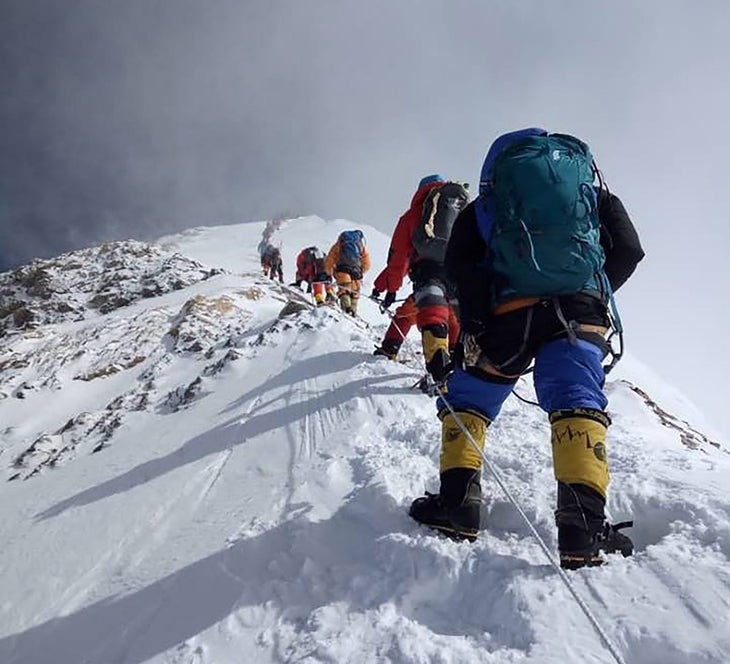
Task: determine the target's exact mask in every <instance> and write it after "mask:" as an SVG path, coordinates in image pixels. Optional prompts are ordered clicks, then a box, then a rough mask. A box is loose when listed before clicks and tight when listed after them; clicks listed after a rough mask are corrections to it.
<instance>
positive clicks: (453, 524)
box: [408, 468, 482, 542]
mask: <svg viewBox="0 0 730 664" xmlns="http://www.w3.org/2000/svg"><path fill="white" fill-rule="evenodd" d="M481 504H482V487H481V484H480V482H479V471H478V470H474V469H473V468H452V469H450V470H447V471H445V472H443V473H441V490H440V492H439V493H438V494H434V493H429V492H426V495H425V497H422V498H416V499H415V500H414V501H413V502H412V503H411V508H410V510H409V512H408V514H409V515H410V516H411V518H413V519H414V520H415V521H417V522H418V523H420V524H423V525H424V526H427V527H428V528H433V529H434V530H437V531H438V532H440V533H442V534H444V535H446V536H447V537H450V538H452V539H455V540H468V541H469V542H473V541H474V540H476V538H477V535H478V534H479V517H480V512H481Z"/></svg>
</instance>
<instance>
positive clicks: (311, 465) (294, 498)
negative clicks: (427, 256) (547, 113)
mask: <svg viewBox="0 0 730 664" xmlns="http://www.w3.org/2000/svg"><path fill="white" fill-rule="evenodd" d="M352 226H353V223H352V222H345V221H342V222H340V221H337V222H325V221H323V220H319V219H317V218H311V217H310V218H301V219H294V220H283V221H282V223H280V224H279V225H278V226H277V228H276V229H275V230H274V231H272V234H271V235H270V239H271V240H272V241H275V242H277V244H281V246H282V247H283V255H284V260H285V270H287V268H288V269H289V270H290V271H293V262H294V257H295V256H296V253H297V252H298V251H299V249H300V248H302V247H304V246H307V245H310V244H313V243H316V244H320V245H322V246H325V245H326V246H329V244H328V243H331V242H332V241H334V239H335V238H336V236H337V234H338V233H339V231H340V230H341V229H342V228H344V227H352ZM360 226H361V227H363V228H364V229H365V231H366V235H367V236H368V241H369V244H370V247H371V251H372V253H373V259H374V262H375V263H376V264H377V263H378V262H383V261H384V260H385V253H386V251H387V238H385V237H384V236H380V235H379V234H378V233H377V232H376V231H374V230H373V229H370V228H368V227H367V226H362V225H360ZM266 228H267V224H266V223H265V222H262V223H257V224H243V225H237V226H231V227H224V226H222V227H217V228H213V227H212V228H199V229H195V230H194V231H191V232H188V233H186V234H183V235H181V236H176V237H171V238H166V239H165V241H164V242H165V243H164V247H165V248H164V249H162V248H160V247H156V246H155V245H142V244H141V243H130V244H128V245H119V246H117V247H116V249H115V251H116V254H115V256H116V258H115V259H114V261H113V265H110V263H108V262H104V263H103V266H104V268H103V270H102V267H101V264H99V265H96V266H95V267H93V269H92V268H83V267H71V268H69V267H68V264H71V265H74V264H75V263H80V264H82V263H83V261H82V259H81V258H80V257H79V256H76V257H70V255H67V257H66V258H64V259H63V261H62V262H63V263H65V264H66V267H65V268H62V267H59V266H58V264H57V263H54V260H55V261H59V260H60V259H61V258H62V257H59V259H54V260H51V261H50V266H44V268H43V269H44V270H45V272H46V273H47V274H49V275H51V276H52V279H51V281H52V282H53V283H56V284H60V286H54V287H53V288H50V287H48V288H47V290H45V291H42V292H38V293H35V294H34V293H31V292H30V289H32V285H30V286H29V285H28V284H27V283H26V285H25V286H22V287H21V286H19V285H18V278H17V277H10V276H9V275H11V274H13V273H8V274H6V275H1V277H2V279H4V280H5V281H2V283H3V284H5V286H3V287H4V288H11V287H12V288H13V289H15V290H13V298H14V299H16V300H17V301H22V302H23V303H24V304H23V306H25V307H27V308H28V309H29V310H31V311H32V312H33V314H34V319H33V324H32V325H20V326H18V325H16V322H15V321H14V322H13V323H12V324H8V325H7V328H6V334H5V336H4V337H3V338H2V339H0V365H1V366H2V372H1V373H0V441H1V444H0V462H2V463H3V464H4V467H5V468H6V471H7V474H6V477H7V479H9V480H13V481H9V482H2V483H0V509H1V510H2V519H0V537H1V538H2V541H3V547H2V550H1V553H0V586H1V587H2V588H3V602H1V603H0V661H2V662H3V663H6V662H7V663H8V664H20V663H21V662H23V663H26V662H33V663H34V664H46V663H47V664H51V663H53V664H58V663H60V664H82V663H89V664H90V663H99V664H101V663H107V662H122V663H124V664H141V663H143V662H154V663H156V664H227V663H229V662H231V663H233V662H241V661H244V662H257V663H262V664H267V663H269V662H271V663H274V662H276V663H280V662H287V663H288V662H303V663H305V664H314V663H320V662H338V663H340V662H347V663H350V662H352V663H368V664H369V663H376V662H377V663H381V662H385V663H388V662H393V663H397V664H401V663H404V664H405V663H408V664H410V663H419V664H425V663H429V664H430V663H436V662H439V663H454V664H456V663H459V664H462V663H467V664H469V663H472V662H474V663H476V662H479V663H483V662H500V663H502V662H513V663H525V662H531V663H532V662H534V663H537V662H540V663H547V664H558V663H560V664H564V663H565V662H581V663H586V664H596V663H599V662H601V663H605V662H610V661H612V660H611V658H610V655H609V653H608V652H607V651H606V650H605V648H603V647H602V645H601V643H600V641H599V640H598V638H597V636H596V634H595V632H594V631H593V630H592V629H591V627H590V625H589V624H588V622H587V621H586V619H585V616H583V615H582V614H581V612H580V610H579V608H578V607H577V606H576V604H575V602H574V601H573V600H572V599H571V597H570V596H569V594H568V592H567V590H566V589H565V587H564V586H562V584H561V583H560V580H559V578H558V577H557V576H556V574H555V572H554V571H553V570H552V569H551V568H550V566H549V565H548V564H547V563H546V561H545V560H544V556H543V554H542V552H541V551H540V549H539V547H538V545H537V544H536V543H535V542H534V540H533V539H532V537H531V535H530V532H529V530H528V528H527V526H526V525H525V524H524V523H523V522H522V521H521V519H520V518H519V515H518V514H517V513H516V511H515V510H514V507H513V506H512V505H511V504H510V503H509V502H508V501H507V500H506V499H505V497H504V496H503V495H501V493H500V491H499V489H498V487H496V486H495V485H494V483H493V482H491V481H490V480H489V478H485V482H484V485H485V496H486V502H485V509H484V515H483V526H484V532H483V533H482V535H481V536H480V538H479V539H478V541H477V542H476V543H474V544H473V545H468V544H463V543H462V544H459V543H456V542H452V541H449V540H446V539H442V538H440V537H438V536H435V535H433V534H432V533H429V532H428V531H426V530H425V529H423V528H420V527H418V526H417V525H416V524H414V523H413V522H412V521H411V520H410V519H409V518H408V516H407V507H408V505H409V503H410V501H411V500H412V499H413V498H414V497H415V496H417V495H420V494H421V493H422V492H423V490H424V487H425V488H428V489H429V490H434V489H435V488H436V482H437V467H438V454H439V439H440V426H439V422H438V420H437V419H436V417H435V412H434V405H433V401H432V400H431V399H429V398H428V397H427V396H425V395H423V394H421V393H420V392H418V391H417V390H413V389H411V386H412V385H413V383H414V382H415V380H416V379H417V378H418V377H419V376H420V375H422V367H421V366H420V365H419V364H418V363H417V358H418V355H417V353H412V354H410V355H409V358H410V359H408V361H407V362H406V363H404V364H400V363H393V362H388V361H386V360H384V359H382V358H377V357H374V356H373V355H372V350H373V344H374V343H375V342H376V341H377V340H378V339H379V338H380V336H381V334H382V332H383V331H384V329H385V326H386V325H387V323H388V320H387V319H386V318H385V317H383V316H382V315H381V314H380V312H379V311H378V308H377V306H376V305H375V304H374V303H372V302H369V301H367V300H364V301H363V302H362V306H361V310H362V311H361V313H362V316H363V319H362V320H355V319H352V318H350V317H347V316H344V315H343V314H341V313H340V312H339V311H337V310H335V309H331V308H329V307H324V308H318V309H317V308H314V307H313V306H312V304H311V302H310V301H309V300H308V298H307V296H306V295H305V294H303V293H301V292H300V291H297V290H296V289H294V288H290V287H288V286H286V285H282V284H278V283H275V282H272V281H269V280H268V279H265V278H264V277H263V276H261V274H260V269H259V266H258V255H257V253H256V245H257V243H258V242H259V241H260V239H261V237H262V233H263V231H264V230H265V229H266ZM268 228H271V226H268ZM229 247H230V249H228V248H229ZM127 249H129V251H128V252H127ZM107 253H109V252H105V251H102V249H101V248H94V249H89V250H85V252H83V253H82V254H80V255H81V256H83V260H89V261H92V262H93V261H95V260H99V261H106V254H107ZM172 257H174V258H172ZM140 261H141V262H140ZM54 266H55V267H54ZM163 266H164V267H163ZM82 269H87V272H88V274H94V275H96V276H94V277H93V278H92V277H90V279H91V282H90V283H86V282H85V280H84V278H83V275H82V273H81V270H82ZM103 271H105V273H104V274H102V272H103ZM155 271H157V274H158V275H159V276H160V278H161V281H162V283H163V284H164V286H161V287H160V293H159V294H155V293H153V294H151V295H148V296H145V294H144V287H143V286H142V284H143V282H144V283H147V282H146V281H145V278H143V276H142V275H145V274H146V275H151V274H154V273H155ZM115 275H116V276H115ZM149 278H150V279H151V278H152V277H149ZM8 279H10V280H11V281H12V283H14V284H15V285H14V286H8V285H7V284H9V283H10V281H8ZM110 280H111V283H113V284H115V285H114V286H113V287H109V288H101V287H100V285H101V284H102V283H107V284H108V283H110ZM41 281H42V280H41ZM92 282H93V283H92ZM44 283H45V282H44ZM148 285H149V284H148ZM45 293H50V297H45V295H44V294H45ZM97 293H108V294H110V296H109V298H108V299H107V300H106V301H107V302H110V303H112V302H113V303H115V305H114V307H112V308H110V309H109V310H108V311H106V313H102V312H100V310H99V309H98V308H93V307H89V304H88V303H89V300H91V299H93V298H94V297H95V294H97ZM122 299H128V300H129V301H128V302H127V303H126V304H122V303H121V300H122ZM51 301H53V302H64V301H65V302H68V303H69V306H70V307H71V308H72V311H66V312H59V311H58V310H57V307H56V308H54V307H55V305H54V307H51V306H48V307H47V306H45V304H46V303H48V302H51ZM5 302H6V300H3V303H5ZM623 362H627V363H629V364H630V363H631V358H625V359H624V360H623ZM639 375H640V374H639ZM640 384H641V383H640V381H638V380H636V379H635V378H634V379H633V380H632V381H628V380H626V379H622V378H619V379H617V380H614V381H611V382H610V383H609V385H608V388H607V392H608V395H609V399H610V406H609V414H610V415H611V417H612V420H613V426H612V427H611V430H610V438H609V452H610V456H611V459H612V476H613V484H612V492H611V496H610V500H609V508H610V511H611V513H612V516H613V517H614V519H615V520H619V519H622V518H627V517H633V518H634V519H635V521H636V527H635V529H634V532H632V533H631V534H632V536H633V538H634V540H635V542H636V546H637V552H636V555H635V556H634V557H633V558H632V559H627V560H624V559H621V558H618V559H612V560H611V561H610V563H609V564H607V565H606V566H604V567H602V568H598V569H592V570H582V571H579V572H577V573H574V574H572V575H571V580H572V581H573V582H574V583H575V585H576V586H577V589H578V591H579V592H580V593H581V596H582V597H584V598H585V600H586V601H587V602H588V604H589V605H590V608H591V609H592V611H593V612H594V613H595V614H596V615H597V617H598V618H599V620H600V621H601V624H602V625H603V626H604V628H605V629H606V631H607V633H608V635H609V637H610V638H611V640H612V641H613V642H614V643H616V644H617V646H618V648H619V650H620V652H621V653H622V655H623V657H624V658H625V660H626V661H627V662H631V663H638V664H654V663H655V662H657V661H661V662H663V663H668V664H680V663H685V662H693V663H694V662H708V663H712V664H720V663H721V662H722V663H725V662H727V661H728V660H729V659H730V633H729V632H728V629H727V621H726V618H725V616H726V615H727V614H728V610H729V609H730V572H728V570H729V569H730V566H729V565H728V558H730V525H729V524H730V491H729V490H728V488H727V486H726V485H727V483H726V482H725V481H724V478H725V477H726V474H727V472H728V469H730V458H728V454H727V452H726V451H725V450H726V447H725V446H724V445H723V444H722V443H720V442H714V441H712V440H711V439H710V438H709V437H707V436H705V435H704V434H702V433H701V432H700V429H699V427H698V426H697V425H694V426H690V424H689V419H687V421H685V419H686V418H684V416H683V417H680V416H678V415H674V414H672V408H673V404H672V403H671V401H668V400H667V399H664V400H663V401H662V405H661V406H659V405H658V402H656V401H655V400H654V399H653V398H652V397H651V396H650V395H649V392H648V391H647V390H645V389H644V388H642V387H640ZM517 390H518V391H519V393H520V395H522V396H525V397H527V398H534V391H533V389H532V385H531V382H530V380H528V379H527V378H524V379H521V380H520V382H519V384H518V386H517ZM548 441H549V425H548V424H547V421H546V418H545V416H544V414H543V413H542V412H541V411H540V410H539V408H536V407H534V406H531V405H529V404H526V403H522V402H520V401H518V400H517V399H509V400H508V401H507V403H506V404H505V407H504V410H503V412H502V414H501V415H500V418H499V419H498V420H497V421H496V422H495V423H494V425H493V426H492V427H491V428H490V431H489V437H488V441H487V449H486V451H487V454H488V455H489V457H490V459H491V460H492V461H493V462H494V463H495V464H496V465H497V467H498V468H499V469H500V471H501V474H502V476H503V477H504V480H505V482H506V483H507V485H508V486H509V488H510V491H511V492H512V493H513V495H514V496H515V497H516V499H517V500H518V501H519V503H520V505H521V506H522V507H523V509H524V511H525V513H526V514H527V516H528V517H529V518H530V520H531V522H532V523H533V524H534V525H535V527H536V529H537V531H538V532H539V533H540V535H541V537H542V538H543V539H544V540H545V541H546V542H547V544H548V546H550V547H553V548H554V547H555V545H556V537H555V529H554V524H553V512H552V510H553V501H554V479H553V476H552V468H551V453H550V448H549V443H548Z"/></svg>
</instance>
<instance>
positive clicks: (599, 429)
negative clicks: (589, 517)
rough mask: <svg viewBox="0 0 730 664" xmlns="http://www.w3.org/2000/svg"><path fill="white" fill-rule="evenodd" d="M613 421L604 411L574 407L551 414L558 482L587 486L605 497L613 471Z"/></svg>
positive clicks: (552, 439)
mask: <svg viewBox="0 0 730 664" xmlns="http://www.w3.org/2000/svg"><path fill="white" fill-rule="evenodd" d="M610 424H611V420H610V418H609V417H608V415H606V413H604V412H603V411H600V410H594V409H591V408H570V409H566V410H556V411H553V412H552V413H550V426H551V429H552V436H551V443H552V448H553V467H554V470H555V479H556V480H558V482H563V483H565V484H585V485H587V486H589V487H591V488H592V489H594V490H596V491H598V493H599V494H600V495H601V496H603V497H605V496H606V491H607V490H608V483H609V472H608V457H607V454H606V433H607V430H608V426H609V425H610Z"/></svg>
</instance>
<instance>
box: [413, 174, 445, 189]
mask: <svg viewBox="0 0 730 664" xmlns="http://www.w3.org/2000/svg"><path fill="white" fill-rule="evenodd" d="M443 181H444V179H443V178H442V177H441V176H440V175H438V174H437V173H434V174H433V175H427V176H426V177H422V178H421V181H420V182H419V183H418V188H419V189H420V188H421V187H423V186H424V185H427V184H433V183H434V182H443Z"/></svg>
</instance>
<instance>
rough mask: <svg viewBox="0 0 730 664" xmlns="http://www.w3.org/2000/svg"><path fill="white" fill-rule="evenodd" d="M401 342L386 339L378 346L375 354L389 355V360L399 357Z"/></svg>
mask: <svg viewBox="0 0 730 664" xmlns="http://www.w3.org/2000/svg"><path fill="white" fill-rule="evenodd" d="M400 346H401V344H400V342H398V341H394V340H392V339H384V340H383V343H382V344H380V346H378V347H376V349H375V351H374V352H373V355H382V356H383V357H387V358H388V359H389V360H396V359H397V358H398V351H399V350H400Z"/></svg>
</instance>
